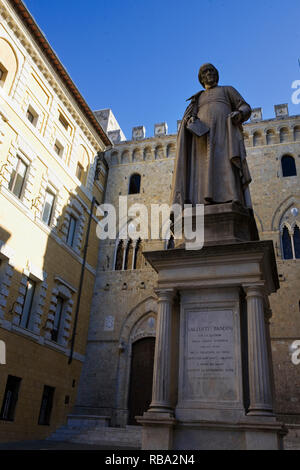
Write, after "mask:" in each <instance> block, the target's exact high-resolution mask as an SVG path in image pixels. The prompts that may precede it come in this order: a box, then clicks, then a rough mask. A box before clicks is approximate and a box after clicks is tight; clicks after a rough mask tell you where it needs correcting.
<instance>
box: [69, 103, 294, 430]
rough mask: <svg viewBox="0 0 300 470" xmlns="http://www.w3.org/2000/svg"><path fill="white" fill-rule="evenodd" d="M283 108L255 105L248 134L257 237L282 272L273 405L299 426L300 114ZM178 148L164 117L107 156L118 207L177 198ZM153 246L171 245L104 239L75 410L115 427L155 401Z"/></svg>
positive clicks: (275, 302)
mask: <svg viewBox="0 0 300 470" xmlns="http://www.w3.org/2000/svg"><path fill="white" fill-rule="evenodd" d="M275 113H276V114H275V117H274V118H272V119H267V120H264V119H263V118H262V113H261V109H255V110H253V113H252V116H251V119H250V121H249V122H248V123H246V124H245V125H244V134H245V143H246V148H247V156H248V165H249V168H250V172H251V175H252V179H253V181H252V183H251V185H250V190H251V197H252V202H253V207H254V213H255V217H256V222H257V226H258V229H259V236H260V239H269V240H273V242H274V246H275V250H276V257H277V264H278V271H279V278H280V290H279V291H278V293H276V294H273V295H272V296H271V298H270V301H271V309H272V312H273V315H272V318H271V320H270V323H271V325H270V327H271V337H272V352H273V364H274V380H275V386H276V405H275V408H276V413H277V415H278V416H279V417H280V418H281V419H282V420H284V421H285V422H287V423H300V392H299V390H300V374H299V372H300V365H297V364H294V363H293V362H292V353H293V346H294V341H296V340H299V339H300V311H299V309H300V307H299V305H300V304H299V300H300V298H299V281H300V259H299V257H300V254H299V238H298V235H299V234H298V231H297V230H298V229H297V227H300V215H299V211H300V189H299V182H300V177H299V175H300V160H299V158H300V116H299V115H297V116H289V115H288V110H287V105H278V106H275ZM175 148H176V135H168V134H167V125H166V124H165V123H160V124H157V125H156V126H155V129H154V137H150V138H147V137H146V136H145V128H144V127H143V126H140V127H137V128H134V129H133V132H132V139H131V140H129V141H125V142H120V143H116V144H115V145H114V148H113V149H111V150H110V151H108V152H106V157H105V158H106V160H107V162H108V165H109V173H108V182H107V191H106V196H105V201H106V202H107V203H111V204H113V205H114V206H115V207H116V208H118V205H119V197H120V196H127V197H128V200H127V201H128V207H130V206H131V205H132V204H134V203H144V204H145V205H146V206H147V208H148V210H149V212H150V205H151V204H153V203H160V204H162V203H169V198H170V191H171V184H172V173H173V166H174V156H175ZM132 182H133V186H132ZM131 192H132V193H133V194H130V193H131ZM117 213H118V210H117ZM122 224H123V222H122V221H121V223H120V227H121V228H122ZM152 249H167V246H166V242H164V241H155V240H150V237H149V239H148V240H143V241H141V242H140V243H138V248H137V245H136V241H130V240H129V241H123V242H122V241H120V240H119V239H118V237H117V240H115V241H113V240H105V241H102V242H101V244H100V250H99V258H98V267H97V276H96V282H95V291H94V296H93V301H92V309H91V320H90V326H89V334H88V343H87V354H86V360H85V364H84V368H83V373H82V377H81V382H80V386H79V394H78V398H77V403H76V407H75V410H76V412H77V413H79V414H84V415H86V414H93V415H98V416H99V415H102V416H107V417H109V418H110V424H111V425H112V426H121V427H122V426H126V425H127V424H135V422H134V419H133V416H134V414H141V413H142V412H143V411H144V409H143V407H144V408H145V407H147V406H148V405H149V396H150V397H151V390H149V388H151V383H149V380H148V376H149V375H151V361H152V360H153V358H152V356H151V354H152V353H151V347H152V346H151V342H152V343H153V342H154V337H155V320H156V314H157V302H156V295H155V291H154V289H155V285H156V273H155V272H154V270H153V269H152V268H151V267H150V266H149V265H147V262H146V261H145V259H144V258H142V260H141V259H140V251H148V250H152ZM137 260H139V261H138V262H137ZM147 351H148V352H147ZM139 357H140V361H139ZM149 394H150V395H149ZM132 395H134V396H135V402H134V401H133V400H132V399H131V397H132Z"/></svg>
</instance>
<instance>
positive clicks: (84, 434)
mask: <svg viewBox="0 0 300 470" xmlns="http://www.w3.org/2000/svg"><path fill="white" fill-rule="evenodd" d="M94 422H96V421H94ZM75 424H76V426H75ZM47 440H49V441H60V442H61V441H65V442H73V443H78V444H79V443H84V444H100V445H101V444H103V445H112V446H114V447H118V446H120V447H121V446H124V447H131V448H136V449H139V448H140V447H141V441H142V429H141V427H140V426H126V427H125V428H113V427H107V426H103V425H102V423H100V425H99V423H98V424H96V425H94V426H92V425H91V423H86V425H85V426H84V425H83V426H80V422H79V421H78V420H77V421H76V423H75V420H68V424H67V425H64V426H62V427H61V428H59V429H57V430H56V431H55V432H54V433H53V434H51V436H49V437H48V438H47Z"/></svg>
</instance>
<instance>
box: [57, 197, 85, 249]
mask: <svg viewBox="0 0 300 470" xmlns="http://www.w3.org/2000/svg"><path fill="white" fill-rule="evenodd" d="M71 216H73V217H74V218H76V219H77V221H78V223H77V226H76V231H75V238H74V244H73V246H70V245H68V244H67V239H68V230H69V223H70V218H71ZM84 226H85V214H84V208H83V206H82V205H81V204H80V203H79V202H78V201H77V200H76V199H75V198H72V199H71V201H70V203H69V204H68V205H67V208H66V212H65V217H64V221H63V225H62V228H61V231H62V234H63V235H62V240H63V242H64V243H65V244H66V245H67V246H68V247H69V248H70V249H72V250H74V251H75V252H76V253H77V254H78V255H80V254H81V245H82V239H83V231H84Z"/></svg>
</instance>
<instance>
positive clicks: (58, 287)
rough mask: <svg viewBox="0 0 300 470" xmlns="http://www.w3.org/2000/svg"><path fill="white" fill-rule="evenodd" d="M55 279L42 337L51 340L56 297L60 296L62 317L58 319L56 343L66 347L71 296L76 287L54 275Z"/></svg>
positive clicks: (72, 301) (69, 324) (70, 316)
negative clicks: (62, 303)
mask: <svg viewBox="0 0 300 470" xmlns="http://www.w3.org/2000/svg"><path fill="white" fill-rule="evenodd" d="M55 280H56V282H55V287H54V288H53V289H52V293H51V300H50V307H49V313H48V317H47V321H46V324H45V326H44V330H45V334H44V337H45V339H46V340H49V341H51V332H52V330H53V326H54V319H55V312H56V307H57V297H58V296H61V297H62V298H63V299H65V305H64V308H63V311H62V313H61V315H62V317H61V321H60V328H59V332H58V338H57V343H58V344H60V345H61V346H62V347H64V348H66V347H67V345H68V340H69V338H70V332H71V322H72V310H73V304H74V300H73V298H72V297H73V295H74V292H76V289H75V288H73V287H72V286H70V284H69V283H67V282H66V281H64V280H63V279H61V278H59V277H56V278H55Z"/></svg>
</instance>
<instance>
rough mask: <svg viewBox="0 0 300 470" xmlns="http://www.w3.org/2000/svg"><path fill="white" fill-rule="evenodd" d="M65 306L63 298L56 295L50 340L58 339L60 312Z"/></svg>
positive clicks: (61, 312)
mask: <svg viewBox="0 0 300 470" xmlns="http://www.w3.org/2000/svg"><path fill="white" fill-rule="evenodd" d="M64 306H65V299H64V298H63V297H61V296H57V303H56V309H55V317H54V322H53V330H52V331H51V339H52V341H55V342H57V341H58V335H59V330H60V325H61V319H62V314H63V311H64Z"/></svg>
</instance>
